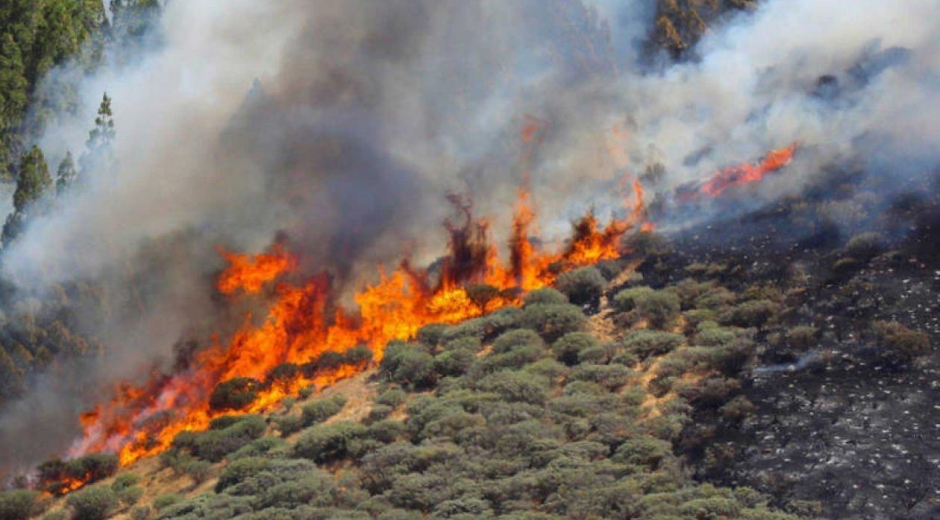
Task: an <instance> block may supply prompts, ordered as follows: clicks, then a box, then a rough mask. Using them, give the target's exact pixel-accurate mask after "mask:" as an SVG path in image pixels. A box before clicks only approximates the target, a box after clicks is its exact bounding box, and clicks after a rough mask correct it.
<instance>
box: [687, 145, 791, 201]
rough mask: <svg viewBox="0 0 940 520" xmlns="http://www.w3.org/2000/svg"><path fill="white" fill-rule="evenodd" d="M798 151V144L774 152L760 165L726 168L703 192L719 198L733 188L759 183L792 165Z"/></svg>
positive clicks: (714, 177) (702, 189) (704, 186)
mask: <svg viewBox="0 0 940 520" xmlns="http://www.w3.org/2000/svg"><path fill="white" fill-rule="evenodd" d="M796 149H797V143H793V144H791V145H790V146H788V147H787V148H781V149H779V150H772V151H771V152H770V153H768V154H767V155H766V156H765V157H764V159H763V160H762V161H760V162H759V163H756V164H749V163H745V164H741V165H738V166H732V167H730V168H725V169H723V170H721V171H719V172H718V173H716V174H715V175H714V176H713V177H712V178H711V179H710V180H709V181H708V182H706V183H705V184H704V185H702V188H701V192H702V193H704V194H706V195H708V196H710V197H717V196H719V195H721V193H722V192H723V191H725V190H727V189H728V188H731V187H732V186H741V185H743V184H749V183H752V182H757V181H759V180H761V179H763V178H764V176H766V175H767V174H768V173H771V172H775V171H777V170H779V169H781V168H783V167H784V166H786V165H788V164H790V161H792V160H793V155H794V154H795V153H796Z"/></svg>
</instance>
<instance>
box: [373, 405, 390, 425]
mask: <svg viewBox="0 0 940 520" xmlns="http://www.w3.org/2000/svg"><path fill="white" fill-rule="evenodd" d="M393 411H394V409H393V408H392V407H391V406H385V405H384V404H373V405H372V408H371V409H370V410H369V417H368V420H369V422H370V423H372V422H376V421H381V420H383V419H385V418H386V417H388V416H389V415H391V414H392V412H393Z"/></svg>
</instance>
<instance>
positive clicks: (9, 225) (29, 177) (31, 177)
mask: <svg viewBox="0 0 940 520" xmlns="http://www.w3.org/2000/svg"><path fill="white" fill-rule="evenodd" d="M19 170H20V171H19V177H18V178H17V180H16V191H15V192H13V213H11V214H10V216H9V217H7V221H6V224H4V226H3V235H2V240H3V245H4V247H6V246H7V245H8V244H9V243H10V242H11V241H12V240H13V239H14V238H16V237H17V236H18V235H19V234H20V232H21V231H22V229H23V225H24V224H25V223H26V220H27V217H28V216H29V215H30V214H31V213H32V211H33V209H34V207H35V206H36V203H37V202H38V201H39V200H40V199H41V198H42V196H43V193H44V192H45V191H46V189H47V188H49V186H51V185H52V177H51V176H50V175H49V166H48V165H47V164H46V158H45V156H44V155H43V153H42V150H41V149H40V148H39V147H38V146H33V147H32V148H31V149H30V151H29V152H27V153H26V154H24V155H23V157H22V159H21V160H20V168H19Z"/></svg>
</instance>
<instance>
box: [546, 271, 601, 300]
mask: <svg viewBox="0 0 940 520" xmlns="http://www.w3.org/2000/svg"><path fill="white" fill-rule="evenodd" d="M606 283H607V281H606V280H604V277H603V276H602V275H601V273H600V271H598V270H597V268H596V267H593V266H591V267H582V268H580V269H575V270H574V271H568V272H566V273H562V274H561V276H559V277H558V279H557V280H556V281H555V287H556V288H557V289H558V290H559V291H560V292H562V293H564V294H565V295H567V296H568V299H569V300H571V303H573V304H575V305H597V302H598V300H599V299H600V297H601V293H603V291H604V285H605V284H606Z"/></svg>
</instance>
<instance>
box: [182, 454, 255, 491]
mask: <svg viewBox="0 0 940 520" xmlns="http://www.w3.org/2000/svg"><path fill="white" fill-rule="evenodd" d="M239 451H241V450H239ZM183 473H185V474H186V475H188V476H189V478H191V479H192V480H193V483H194V484H195V485H197V486H198V485H199V484H202V483H203V482H205V481H206V480H209V477H211V476H212V464H210V463H208V462H206V461H204V460H192V461H189V462H187V463H186V464H184V465H183Z"/></svg>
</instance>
